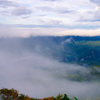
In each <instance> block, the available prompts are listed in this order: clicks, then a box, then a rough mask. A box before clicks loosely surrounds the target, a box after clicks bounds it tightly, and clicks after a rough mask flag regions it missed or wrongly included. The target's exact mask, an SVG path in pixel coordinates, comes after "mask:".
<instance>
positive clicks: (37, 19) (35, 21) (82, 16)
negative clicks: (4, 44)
mask: <svg viewBox="0 0 100 100" xmlns="http://www.w3.org/2000/svg"><path fill="white" fill-rule="evenodd" d="M99 5H100V2H99V1H98V0H81V1H80V0H71V1H66V0H62V1H61V0H38V1H36V0H26V1H24V0H21V1H18V0H14V1H13V0H0V24H5V25H17V26H18V27H19V28H22V27H20V26H21V25H25V26H26V27H24V28H30V29H31V28H36V26H37V27H41V28H47V27H52V28H55V27H56V28H66V29H83V30H87V29H88V30H89V29H90V30H91V29H100V7H99ZM27 26H28V27H27ZM29 26H30V27H29ZM31 26H34V27H31ZM13 27H14V26H13ZM37 33H38V32H36V34H37ZM92 33H93V32H92ZM0 34H1V33H0ZM47 34H48V33H47ZM75 34H76V33H75ZM29 35H30V34H29ZM88 35H90V34H88ZM99 35H100V34H99Z"/></svg>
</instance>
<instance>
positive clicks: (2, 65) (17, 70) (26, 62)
mask: <svg viewBox="0 0 100 100" xmlns="http://www.w3.org/2000/svg"><path fill="white" fill-rule="evenodd" d="M15 44H16V43H15ZM2 45H3V44H2ZM7 45H8V47H9V43H8V44H7ZM19 45H20V43H18V42H17V45H16V46H18V48H19ZM18 48H17V50H18ZM19 49H22V50H23V46H22V48H21V46H20V48H19ZM39 49H40V48H39ZM15 51H16V50H15ZM40 51H41V50H40ZM77 72H80V73H81V74H82V75H85V74H86V73H89V69H87V68H85V67H84V66H79V65H77V64H66V63H63V62H59V61H57V60H54V59H51V58H49V57H47V56H43V55H42V54H40V53H37V52H35V51H34V52H29V51H28V50H23V51H21V52H11V51H9V50H7V49H6V50H5V49H1V50H0V88H9V89H10V88H14V89H17V90H18V91H19V92H20V93H23V94H27V95H28V96H31V97H34V98H44V97H49V96H57V95H58V94H59V93H61V94H65V93H66V94H68V96H69V97H73V96H76V97H77V98H83V100H84V98H93V97H96V96H99V95H100V83H99V82H97V81H82V82H78V81H73V80H69V79H68V78H67V77H65V76H66V75H67V74H73V73H77ZM91 100H92V99H91Z"/></svg>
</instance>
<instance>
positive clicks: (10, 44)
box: [0, 36, 100, 66]
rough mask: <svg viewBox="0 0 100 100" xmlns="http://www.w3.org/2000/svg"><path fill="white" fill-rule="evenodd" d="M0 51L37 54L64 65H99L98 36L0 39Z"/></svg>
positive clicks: (99, 38) (99, 43)
mask: <svg viewBox="0 0 100 100" xmlns="http://www.w3.org/2000/svg"><path fill="white" fill-rule="evenodd" d="M0 50H3V51H9V52H23V51H29V52H37V53H40V54H42V55H44V56H47V57H50V58H53V59H56V60H59V61H61V62H65V63H77V64H81V65H87V66H94V65H100V56H99V55H100V36H94V37H86V36H85V37H81V36H38V37H28V38H0Z"/></svg>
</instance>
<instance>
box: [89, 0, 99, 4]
mask: <svg viewBox="0 0 100 100" xmlns="http://www.w3.org/2000/svg"><path fill="white" fill-rule="evenodd" d="M90 1H91V2H93V3H96V4H100V0H90Z"/></svg>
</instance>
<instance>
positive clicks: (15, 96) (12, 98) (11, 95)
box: [0, 88, 78, 100]
mask: <svg viewBox="0 0 100 100" xmlns="http://www.w3.org/2000/svg"><path fill="white" fill-rule="evenodd" d="M74 98H75V100H78V99H77V98H76V97H74ZM0 100H72V99H70V98H69V97H68V96H67V95H66V94H64V95H62V94H59V95H57V96H56V98H55V97H53V96H52V97H47V98H43V99H35V98H30V97H29V96H27V95H24V94H19V93H18V91H17V90H15V89H7V88H3V89H1V90H0Z"/></svg>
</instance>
